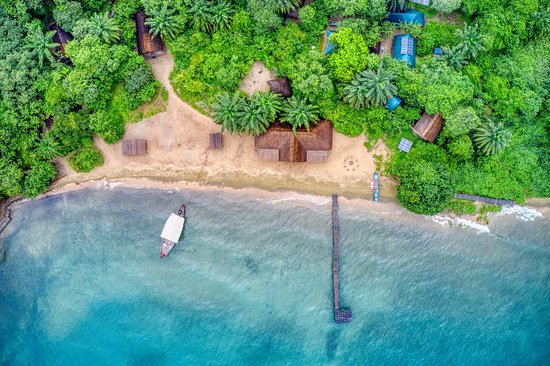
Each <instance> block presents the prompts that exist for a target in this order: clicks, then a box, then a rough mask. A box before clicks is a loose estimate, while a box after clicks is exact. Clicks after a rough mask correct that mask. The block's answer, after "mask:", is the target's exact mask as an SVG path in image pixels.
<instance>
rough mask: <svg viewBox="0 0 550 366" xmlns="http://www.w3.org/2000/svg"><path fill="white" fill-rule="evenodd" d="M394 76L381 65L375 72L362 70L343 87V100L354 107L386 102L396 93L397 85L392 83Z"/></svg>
mask: <svg viewBox="0 0 550 366" xmlns="http://www.w3.org/2000/svg"><path fill="white" fill-rule="evenodd" d="M394 77H395V76H394V74H393V73H392V72H390V71H387V70H385V69H384V68H383V67H382V65H380V66H379V67H378V71H377V72H376V74H375V73H374V72H372V71H371V70H366V71H363V72H361V73H359V74H358V75H356V76H355V77H354V78H353V80H352V81H351V83H350V84H348V85H346V86H345V87H344V90H343V93H344V101H345V102H348V103H349V104H350V105H351V106H352V107H354V108H356V109H359V108H364V107H367V106H369V105H370V104H378V105H383V104H386V103H387V102H388V100H390V98H391V97H393V95H394V94H396V93H397V87H396V86H395V85H394V84H392V82H393V79H394Z"/></svg>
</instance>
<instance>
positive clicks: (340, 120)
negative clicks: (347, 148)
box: [325, 103, 367, 137]
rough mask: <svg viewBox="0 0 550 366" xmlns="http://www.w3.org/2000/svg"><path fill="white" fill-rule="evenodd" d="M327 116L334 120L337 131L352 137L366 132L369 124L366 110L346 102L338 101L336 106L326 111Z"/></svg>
mask: <svg viewBox="0 0 550 366" xmlns="http://www.w3.org/2000/svg"><path fill="white" fill-rule="evenodd" d="M325 117H326V118H327V119H328V120H330V121H332V124H333V125H334V128H335V129H336V131H338V132H340V133H341V134H344V135H347V136H351V137H355V136H359V135H360V134H362V133H363V132H365V128H366V125H367V113H366V110H364V109H355V108H352V107H351V106H349V105H348V104H344V103H338V104H337V105H336V108H333V109H332V110H330V111H325Z"/></svg>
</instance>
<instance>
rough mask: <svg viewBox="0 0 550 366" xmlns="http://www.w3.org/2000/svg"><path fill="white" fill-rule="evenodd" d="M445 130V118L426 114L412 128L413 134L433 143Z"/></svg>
mask: <svg viewBox="0 0 550 366" xmlns="http://www.w3.org/2000/svg"><path fill="white" fill-rule="evenodd" d="M442 128H443V118H442V117H441V115H440V114H439V113H437V114H428V113H426V112H424V114H422V117H420V119H419V120H418V121H416V122H415V124H414V125H413V127H412V130H413V132H414V133H415V134H416V135H417V136H418V137H420V138H421V139H423V140H425V141H428V142H430V143H433V142H434V141H435V139H436V138H437V135H439V132H440V131H441V129H442Z"/></svg>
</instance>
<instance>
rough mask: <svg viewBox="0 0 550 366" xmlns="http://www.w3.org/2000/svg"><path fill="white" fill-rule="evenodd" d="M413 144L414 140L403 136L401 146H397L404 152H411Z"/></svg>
mask: <svg viewBox="0 0 550 366" xmlns="http://www.w3.org/2000/svg"><path fill="white" fill-rule="evenodd" d="M412 146H413V143H412V141H410V140H407V139H406V138H404V137H403V138H401V141H399V146H397V150H399V151H403V152H409V151H410V150H411V147H412Z"/></svg>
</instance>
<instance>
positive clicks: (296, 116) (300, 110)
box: [281, 97, 319, 133]
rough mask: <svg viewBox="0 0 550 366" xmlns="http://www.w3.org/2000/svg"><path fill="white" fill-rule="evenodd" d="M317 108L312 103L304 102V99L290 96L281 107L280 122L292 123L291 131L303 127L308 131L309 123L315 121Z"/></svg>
mask: <svg viewBox="0 0 550 366" xmlns="http://www.w3.org/2000/svg"><path fill="white" fill-rule="evenodd" d="M318 113H319V110H318V108H317V107H316V106H314V105H312V104H306V101H305V100H304V99H298V98H296V97H292V98H290V99H289V100H288V101H287V102H286V103H285V105H284V107H283V116H282V117H281V121H282V122H288V123H290V124H291V125H292V131H294V133H296V130H297V129H298V128H301V127H305V128H306V129H307V130H308V131H309V124H310V123H317V120H318V119H319V115H318Z"/></svg>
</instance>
